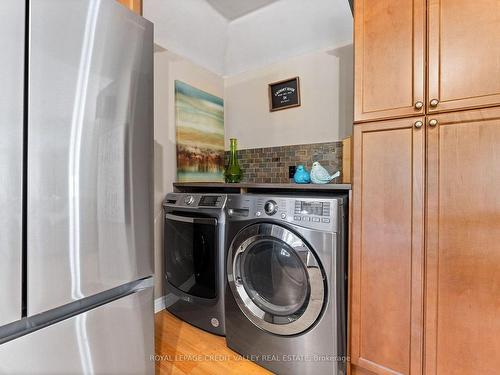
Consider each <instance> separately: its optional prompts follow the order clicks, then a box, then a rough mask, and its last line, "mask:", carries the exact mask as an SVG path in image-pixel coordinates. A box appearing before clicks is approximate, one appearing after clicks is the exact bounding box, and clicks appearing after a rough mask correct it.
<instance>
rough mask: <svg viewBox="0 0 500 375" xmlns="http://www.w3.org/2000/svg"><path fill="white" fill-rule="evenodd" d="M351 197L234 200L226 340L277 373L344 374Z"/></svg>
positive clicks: (246, 196)
mask: <svg viewBox="0 0 500 375" xmlns="http://www.w3.org/2000/svg"><path fill="white" fill-rule="evenodd" d="M347 203H348V199H347V195H338V196H330V197H300V196H279V195H278V196H263V195H252V194H243V195H230V196H228V200H227V204H226V213H227V231H228V238H227V243H228V244H229V246H228V253H227V276H228V286H227V287H226V308H225V310H226V342H227V345H228V346H229V347H230V348H231V349H233V350H235V351H236V352H238V353H240V354H241V355H242V356H244V357H245V358H248V359H250V360H252V361H254V362H256V363H258V364H260V365H261V366H263V367H265V368H267V369H269V370H271V371H273V372H275V373H277V374H287V375H290V374H301V375H304V374H314V375H321V374H324V375H332V374H334V375H343V374H345V373H346V346H347V342H346V341H347V339H346V324H347V322H346V320H347V319H346V315H347V300H346V299H347V297H346V296H347V246H346V242H347V241H346V238H347V237H346V226H347V224H346V223H347V220H346V214H347V212H348V211H347Z"/></svg>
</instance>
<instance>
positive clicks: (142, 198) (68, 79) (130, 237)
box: [0, 0, 154, 375]
mask: <svg viewBox="0 0 500 375" xmlns="http://www.w3.org/2000/svg"><path fill="white" fill-rule="evenodd" d="M0 41H1V43H0V46H1V52H0V374H9V375H10V374H51V375H54V374H65V375H69V374H149V373H153V370H154V368H153V362H152V361H151V360H150V355H151V354H153V353H154V348H153V342H154V335H153V330H154V326H153V291H152V277H151V276H152V274H153V254H152V252H153V250H152V249H153V243H152V241H153V240H152V238H153V235H152V230H153V229H152V228H153V225H152V219H153V212H152V196H153V194H152V190H153V186H152V181H153V176H152V174H153V167H152V164H153V163H152V159H153V77H152V75H153V27H152V24H151V23H150V22H148V21H146V20H145V19H143V18H142V17H139V16H137V15H135V14H133V13H132V12H130V11H128V10H127V9H125V8H124V7H122V6H121V5H120V4H118V3H117V2H116V1H115V0H29V1H24V0H1V1H0Z"/></svg>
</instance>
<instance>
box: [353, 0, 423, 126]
mask: <svg viewBox="0 0 500 375" xmlns="http://www.w3.org/2000/svg"><path fill="white" fill-rule="evenodd" d="M354 6H355V9H354V12H355V13H354V14H355V19H354V28H355V29H354V49H355V68H354V69H355V84H354V85H355V98H354V121H356V122H359V121H370V120H376V119H384V118H396V117H403V116H415V115H418V114H421V113H423V111H424V103H425V95H424V81H425V79H424V69H425V1H424V0H377V1H373V0H359V1H355V2H354ZM416 103H419V104H416ZM415 105H416V106H415Z"/></svg>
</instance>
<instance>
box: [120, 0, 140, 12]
mask: <svg viewBox="0 0 500 375" xmlns="http://www.w3.org/2000/svg"><path fill="white" fill-rule="evenodd" d="M117 1H118V2H119V3H120V4H123V5H124V6H126V7H127V8H129V9H130V10H132V11H134V12H135V13H137V14H140V15H142V0H117Z"/></svg>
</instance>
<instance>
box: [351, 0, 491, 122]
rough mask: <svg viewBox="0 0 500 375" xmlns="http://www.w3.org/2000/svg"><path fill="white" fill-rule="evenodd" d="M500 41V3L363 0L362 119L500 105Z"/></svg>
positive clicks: (358, 28)
mask: <svg viewBox="0 0 500 375" xmlns="http://www.w3.org/2000/svg"><path fill="white" fill-rule="evenodd" d="M426 4H427V8H426ZM499 40H500V1H498V0H483V1H481V2H477V1H472V0H453V1H452V0H428V1H427V2H426V1H424V0H377V1H371V0H359V1H356V2H355V21H354V43H355V46H354V50H355V67H354V70H355V99H354V102H355V104H354V121H355V122H363V121H373V120H383V119H388V118H401V117H405V116H415V115H418V114H424V111H426V112H425V113H436V112H447V111H455V110H467V109H474V108H482V107H493V106H496V105H500V43H499ZM426 41H427V42H426ZM426 63H427V75H426V74H425V66H426Z"/></svg>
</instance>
